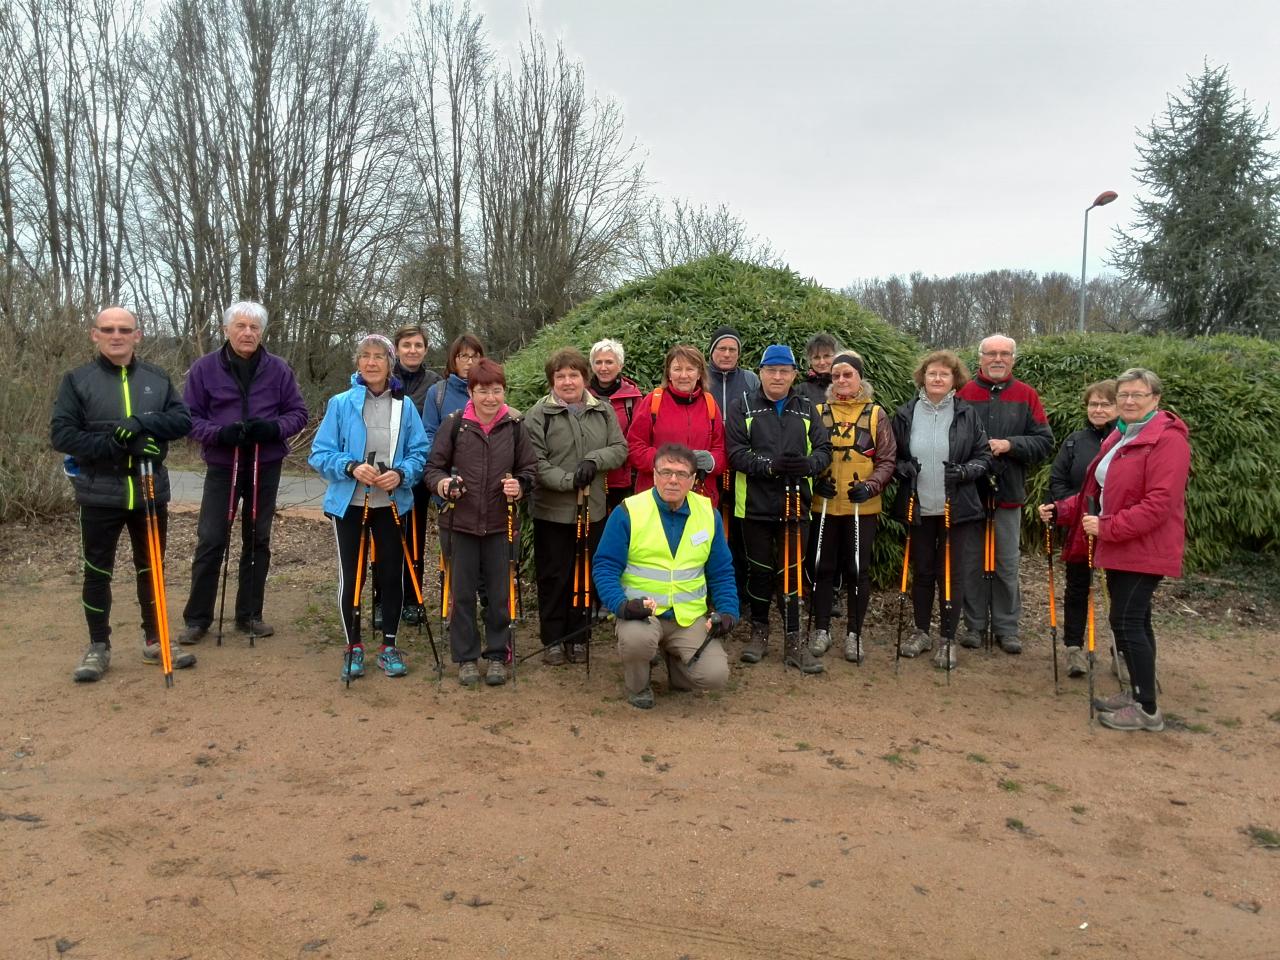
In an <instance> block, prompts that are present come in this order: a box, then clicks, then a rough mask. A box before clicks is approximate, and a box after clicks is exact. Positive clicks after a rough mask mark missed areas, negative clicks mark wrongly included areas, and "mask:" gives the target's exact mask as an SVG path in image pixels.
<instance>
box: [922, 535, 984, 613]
mask: <svg viewBox="0 0 1280 960" xmlns="http://www.w3.org/2000/svg"><path fill="white" fill-rule="evenodd" d="M981 526H982V521H981V520H973V521H971V522H969V523H953V524H952V525H951V604H950V608H949V611H950V612H948V605H947V603H946V569H945V568H946V542H947V531H946V529H945V526H944V524H943V520H942V517H921V518H920V523H919V524H918V525H917V526H915V527H912V528H911V606H912V609H913V611H914V613H915V622H916V627H917V628H918V629H920V630H926V631H927V630H928V629H929V624H930V622H931V621H932V620H933V597H934V594H937V597H938V608H939V610H940V611H941V612H940V614H939V618H938V619H939V622H940V624H941V635H942V636H943V637H951V638H952V639H955V635H956V624H957V623H959V621H960V613H961V611H962V610H963V608H964V577H963V576H961V575H960V574H961V571H960V568H959V564H960V558H961V557H963V556H964V551H965V548H966V547H967V546H968V544H969V542H970V540H971V538H973V537H976V536H978V533H979V528H980V527H981Z"/></svg>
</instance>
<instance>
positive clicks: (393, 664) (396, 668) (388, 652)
mask: <svg viewBox="0 0 1280 960" xmlns="http://www.w3.org/2000/svg"><path fill="white" fill-rule="evenodd" d="M378 666H380V667H381V668H382V672H383V673H385V674H386V675H387V676H388V677H403V676H404V675H405V674H406V673H408V672H409V668H408V667H407V666H405V662H404V657H402V656H401V655H400V648H399V647H383V648H382V650H381V652H380V653H379V654H378Z"/></svg>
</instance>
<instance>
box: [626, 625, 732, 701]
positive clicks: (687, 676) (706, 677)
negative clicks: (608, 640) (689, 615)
mask: <svg viewBox="0 0 1280 960" xmlns="http://www.w3.org/2000/svg"><path fill="white" fill-rule="evenodd" d="M706 638H707V620H706V618H705V617H699V618H698V619H697V620H695V621H693V623H691V624H689V626H687V627H682V626H680V624H678V623H676V621H675V620H674V619H672V618H659V617H650V618H649V619H648V620H619V621H618V655H619V656H620V657H621V658H622V673H623V682H624V683H625V684H626V688H627V692H628V693H639V692H640V691H641V690H643V689H644V688H645V687H647V686H648V685H649V663H650V661H651V660H653V658H654V656H655V655H656V654H657V653H659V652H661V653H662V654H663V656H665V657H666V660H667V676H668V677H670V680H671V687H672V689H675V690H719V689H721V688H722V687H724V685H725V684H726V683H728V682H729V657H728V655H727V654H726V653H725V652H724V647H723V646H721V644H720V641H719V640H718V639H717V640H712V641H711V642H710V643H708V644H707V647H706V649H705V650H703V651H702V656H701V657H699V658H698V662H697V663H694V664H690V663H689V660H690V659H691V658H692V657H693V655H694V654H695V653H697V651H698V648H699V647H700V646H702V641H703V640H705V639H706Z"/></svg>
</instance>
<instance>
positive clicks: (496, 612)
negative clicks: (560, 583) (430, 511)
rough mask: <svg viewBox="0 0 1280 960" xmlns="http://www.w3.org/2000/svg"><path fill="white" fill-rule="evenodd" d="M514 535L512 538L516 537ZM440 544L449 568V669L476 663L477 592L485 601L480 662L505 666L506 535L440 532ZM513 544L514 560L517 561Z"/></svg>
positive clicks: (509, 640)
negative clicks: (494, 661) (486, 599)
mask: <svg viewBox="0 0 1280 960" xmlns="http://www.w3.org/2000/svg"><path fill="white" fill-rule="evenodd" d="M518 536H519V535H518V534H517V537H518ZM440 543H441V545H442V546H443V548H444V555H445V557H446V558H447V560H448V563H449V571H450V573H449V589H450V596H451V598H452V610H450V612H449V652H450V653H451V655H452V656H453V662H454V663H466V662H467V661H469V660H478V659H480V654H481V644H480V633H479V631H478V630H477V629H476V598H477V597H478V595H479V593H480V591H481V589H483V591H484V594H485V596H486V597H487V598H488V603H486V604H485V606H484V607H483V608H482V609H483V612H484V640H485V642H484V651H483V652H484V657H485V659H486V660H506V658H507V651H508V649H510V647H511V643H512V634H511V608H510V606H509V603H510V601H509V597H510V593H509V590H508V587H509V585H510V582H511V577H510V575H509V574H510V564H509V561H510V557H511V554H510V548H509V546H508V544H507V535H506V533H505V532H503V533H491V534H489V535H488V536H484V537H477V536H474V535H473V534H469V533H453V532H452V531H451V530H449V529H448V528H445V527H441V529H440ZM519 545H520V541H519V539H517V540H516V549H517V553H516V556H517V557H519V555H520V554H519V552H518V550H519Z"/></svg>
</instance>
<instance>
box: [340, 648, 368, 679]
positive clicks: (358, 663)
mask: <svg viewBox="0 0 1280 960" xmlns="http://www.w3.org/2000/svg"><path fill="white" fill-rule="evenodd" d="M363 676H364V647H352V648H351V650H350V653H346V652H344V653H343V655H342V679H343V680H354V679H355V678H356V677H363Z"/></svg>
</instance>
